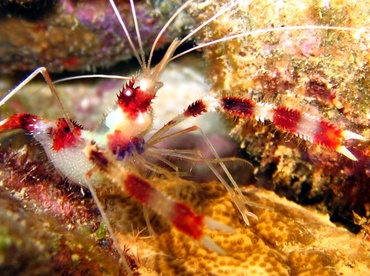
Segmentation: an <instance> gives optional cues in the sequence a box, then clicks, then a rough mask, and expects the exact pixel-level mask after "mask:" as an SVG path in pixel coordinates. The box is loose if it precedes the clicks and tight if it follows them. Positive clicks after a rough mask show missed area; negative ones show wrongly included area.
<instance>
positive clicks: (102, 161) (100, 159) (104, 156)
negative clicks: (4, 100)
mask: <svg viewBox="0 0 370 276" xmlns="http://www.w3.org/2000/svg"><path fill="white" fill-rule="evenodd" d="M173 45H176V43H175V44H173ZM173 47H174V48H176V46H173ZM129 87H130V85H129ZM210 99H211V98H206V99H202V100H200V101H198V102H196V103H194V105H191V107H189V108H188V109H187V111H185V114H187V115H190V116H194V115H196V114H198V112H199V113H200V112H203V111H206V110H203V109H204V108H205V107H203V105H205V104H206V103H212V102H213V99H211V100H210ZM221 101H223V103H224V105H225V106H226V105H227V106H228V108H230V109H231V113H233V112H232V111H233V108H235V107H238V108H237V110H234V111H235V113H237V115H243V112H244V113H247V112H246V111H245V109H243V108H248V106H250V107H252V106H253V105H256V106H258V108H260V109H263V110H264V112H266V113H268V110H269V108H271V109H270V112H273V113H275V114H279V112H281V113H285V115H282V117H288V115H287V114H289V115H290V114H294V113H296V111H295V112H293V111H294V110H289V109H287V108H285V109H284V108H281V110H280V109H275V110H273V109H272V107H271V106H269V105H263V104H261V105H258V103H255V102H253V101H249V100H242V99H241V98H237V97H234V98H228V97H224V98H221ZM227 103H230V105H228V104H227ZM214 104H216V105H218V103H214ZM225 106H224V108H225ZM197 107H201V108H200V109H199V108H197ZM239 108H241V109H239ZM194 110H195V111H194ZM251 112H252V111H251ZM254 112H257V113H254ZM290 112H292V113H290ZM299 114H300V115H302V113H299ZM252 115H254V116H255V115H257V116H258V117H260V118H261V119H263V118H264V115H261V114H259V113H258V111H253V114H252ZM248 116H249V115H248ZM305 116H306V115H305V113H303V118H304V120H307V121H311V123H312V121H313V122H316V121H319V122H326V121H325V120H321V119H317V118H315V117H310V116H308V115H307V116H306V117H305ZM267 119H270V118H267ZM274 123H275V124H276V125H278V126H279V123H278V122H276V121H274ZM3 124H6V122H5V123H3ZM324 125H326V126H327V127H328V128H330V127H331V125H329V124H326V123H324ZM280 126H282V127H281V128H284V123H281V125H280ZM75 127H76V129H77V131H78V126H75ZM70 128H71V127H70ZM72 128H73V127H72ZM292 132H293V133H297V130H296V129H295V130H294V131H292ZM298 133H300V132H299V131H298ZM160 134H161V133H160V132H159V134H157V135H160ZM300 134H301V135H303V136H304V138H307V137H311V138H312V136H315V135H312V133H309V134H305V133H300ZM341 134H343V137H344V138H351V137H352V138H360V139H361V137H360V136H356V135H355V134H353V133H351V132H343V133H341ZM314 138H315V137H314ZM314 138H312V139H314ZM315 139H318V141H319V143H320V139H322V138H315ZM92 147H93V145H92ZM337 147H338V148H337ZM333 148H334V149H336V150H337V151H339V152H341V153H343V154H345V155H346V156H348V157H350V158H352V159H354V157H353V156H352V155H351V154H350V153H349V152H348V151H346V148H345V147H344V146H343V145H342V144H340V145H335V146H333ZM90 151H91V152H92V153H93V154H92V155H93V156H95V155H96V156H95V157H94V158H95V159H94V160H95V161H93V162H96V165H97V166H98V167H100V169H102V170H103V171H104V170H107V172H108V174H109V175H115V173H114V172H121V167H119V166H118V167H117V166H116V162H115V161H113V160H114V158H112V157H111V156H109V153H107V152H105V151H104V150H103V149H99V148H98V149H97V150H90ZM121 158H123V156H121ZM218 161H219V160H218ZM107 163H109V164H111V165H110V166H107V167H106V168H105V166H106V164H107ZM111 169H112V170H114V171H110V170H111ZM125 174H126V175H127V173H123V174H122V175H125ZM117 175H121V173H119V174H117ZM138 182H141V181H138Z"/></svg>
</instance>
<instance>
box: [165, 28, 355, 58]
mask: <svg viewBox="0 0 370 276" xmlns="http://www.w3.org/2000/svg"><path fill="white" fill-rule="evenodd" d="M289 30H293V31H294V30H336V31H352V32H353V31H358V28H351V27H335V26H319V25H307V26H287V27H278V28H267V29H260V30H255V31H249V32H245V33H240V34H235V35H230V36H226V37H222V38H219V39H215V40H213V41H210V42H207V43H204V44H201V45H197V46H195V47H193V48H191V49H189V50H186V51H183V52H181V53H179V54H177V55H175V56H173V57H172V58H171V59H170V61H173V60H175V59H177V58H179V57H181V56H183V55H186V54H188V53H190V52H193V51H195V50H199V49H202V48H205V47H208V46H210V45H213V44H217V43H221V42H226V41H229V40H232V39H236V38H240V37H246V36H252V35H260V34H264V33H270V32H279V31H280V32H281V31H289Z"/></svg>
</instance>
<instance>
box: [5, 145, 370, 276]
mask: <svg viewBox="0 0 370 276" xmlns="http://www.w3.org/2000/svg"><path fill="white" fill-rule="evenodd" d="M33 158H34V157H32V154H30V153H27V151H26V150H25V149H23V150H20V151H18V153H16V154H15V153H14V152H13V153H7V152H6V151H2V162H1V164H2V166H1V170H2V186H3V188H2V190H1V194H2V196H1V200H2V202H3V203H4V202H5V203H6V204H5V203H4V204H3V205H2V206H4V208H5V209H4V210H3V212H2V218H3V219H2V226H1V229H2V230H1V233H2V234H1V244H2V247H1V252H0V255H1V258H0V259H1V260H2V261H1V262H0V267H1V269H2V271H3V272H6V273H9V274H10V273H19V274H23V275H25V274H34V273H37V272H42V273H44V272H47V273H61V274H62V273H72V274H76V273H89V274H90V275H102V274H103V275H118V274H119V272H120V271H121V272H122V271H123V270H122V268H120V267H119V262H118V260H117V259H116V258H117V257H114V256H115V255H114V249H113V248H112V246H111V245H110V244H109V243H107V241H109V240H106V234H105V232H102V233H100V234H99V232H100V231H101V230H99V229H101V226H100V227H99V223H100V217H99V215H98V214H97V212H96V211H97V210H96V207H95V206H94V204H93V203H92V202H91V200H92V199H91V198H90V196H89V195H88V194H87V195H85V196H83V195H81V194H79V193H78V192H76V189H70V190H69V191H68V189H66V187H68V186H66V185H68V184H67V183H64V186H61V184H60V183H59V184H58V182H60V181H61V180H60V178H59V180H58V176H57V175H56V176H53V175H50V176H49V177H45V175H44V174H43V173H42V170H45V169H46V168H45V164H44V163H43V162H40V161H39V160H33ZM17 160H22V163H23V164H27V165H26V166H24V167H17V162H18V161H17ZM26 170H27V172H26ZM9 175H11V177H9ZM25 175H26V176H27V177H25ZM150 180H151V182H152V183H154V184H155V185H156V187H157V188H160V189H161V190H163V191H165V192H166V193H168V194H169V195H171V196H173V197H176V198H180V199H181V200H183V201H184V202H186V203H188V204H189V205H191V206H192V207H193V208H194V209H195V210H196V212H198V213H202V214H205V215H207V216H210V217H212V218H213V219H217V220H219V221H221V222H223V223H225V224H227V225H229V226H232V227H233V228H234V229H235V230H236V233H235V234H234V233H225V232H221V231H207V232H206V234H207V235H209V236H210V237H211V238H212V239H213V240H214V241H215V242H216V243H217V244H218V245H220V246H221V247H222V248H223V249H224V250H225V251H226V252H227V254H226V255H224V256H222V255H219V254H218V253H216V252H211V251H208V250H207V249H205V248H203V247H202V246H200V245H197V244H196V243H195V242H194V241H193V240H191V239H190V238H188V237H185V236H184V235H183V234H181V233H179V232H177V231H176V230H174V229H172V228H171V227H169V226H168V223H167V222H166V221H162V220H161V219H160V218H159V217H158V216H156V215H154V214H152V213H151V212H149V218H150V221H151V223H150V225H151V227H152V228H153V230H154V233H151V234H149V233H148V232H147V225H146V222H145V219H144V212H143V209H142V207H141V206H140V204H138V203H136V202H135V201H134V200H133V199H131V198H129V197H125V196H122V194H114V192H112V190H111V187H110V186H109V185H108V184H109V183H105V184H106V185H107V187H108V188H107V189H109V191H105V194H104V199H103V201H104V202H105V204H107V206H109V211H108V214H109V217H110V218H111V219H112V222H113V223H114V225H115V228H116V229H119V232H118V233H117V235H118V238H119V240H120V243H121V244H122V248H123V249H125V250H127V251H126V252H127V254H128V260H130V264H131V266H132V268H134V271H135V273H137V275H155V272H158V273H161V274H166V275H195V274H197V275H306V274H307V275H308V274H309V275H340V274H343V275H365V274H366V273H367V271H368V270H369V269H370V262H369V260H368V255H369V254H370V245H369V243H368V242H367V241H365V240H363V239H361V238H358V237H356V236H355V235H354V234H352V233H350V232H348V231H347V230H345V229H342V228H340V227H337V226H336V225H334V224H332V223H331V222H329V217H328V216H327V215H320V214H317V213H316V212H314V211H309V210H307V209H305V208H303V207H300V206H298V205H297V204H295V203H292V202H290V201H288V200H286V199H283V198H280V197H278V196H277V195H275V194H274V193H273V192H268V191H265V190H263V189H259V188H254V187H247V188H244V189H243V191H244V193H245V195H246V198H247V200H248V201H250V202H251V203H252V207H250V209H251V210H253V212H254V213H255V214H256V215H257V216H258V217H259V219H258V220H255V219H253V218H252V219H251V220H250V222H251V225H250V226H246V225H245V224H244V222H243V221H242V219H241V216H240V214H239V212H238V211H237V210H236V209H235V208H234V206H233V203H232V199H231V197H230V195H229V194H228V193H227V191H226V190H225V189H224V188H223V187H222V185H221V184H220V183H217V182H210V183H204V184H199V183H194V182H189V181H185V180H181V179H178V178H174V179H171V178H170V179H164V178H150ZM71 187H73V186H71ZM109 187H110V188H109ZM4 188H5V189H7V190H10V191H11V194H12V196H11V195H10V194H9V192H7V191H5V190H4ZM40 198H43V200H40ZM89 202H90V203H89ZM6 206H8V207H6ZM23 206H26V207H23ZM95 223H96V225H95V227H92V225H91V224H95ZM88 225H90V226H88ZM132 227H133V228H132ZM15 229H16V230H15ZM82 230H83V231H82ZM89 233H90V235H89ZM90 237H92V238H90ZM10 252H12V258H11V259H9V256H10V255H9V253H10ZM35 252H37V256H38V257H37V258H33V257H32V256H34V253H35ZM112 254H113V256H112ZM108 259H111V261H107V260H108ZM25 260H28V261H27V266H24V265H23V262H25ZM120 269H121V270H120Z"/></svg>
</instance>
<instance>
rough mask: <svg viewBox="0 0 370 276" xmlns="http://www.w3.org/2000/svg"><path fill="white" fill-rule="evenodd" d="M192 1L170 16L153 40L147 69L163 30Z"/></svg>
mask: <svg viewBox="0 0 370 276" xmlns="http://www.w3.org/2000/svg"><path fill="white" fill-rule="evenodd" d="M193 1H194V0H188V1H186V2H185V3H184V4H183V5H182V6H181V7H180V8H178V9H177V11H176V12H175V13H174V14H173V15H172V16H171V18H170V19H169V20H168V21H167V23H166V24H165V25H164V26H163V27H162V29H161V30H160V32H159V33H158V35H157V37H156V38H155V40H154V43H153V45H152V48H151V49H150V54H149V59H148V68H150V64H151V63H152V58H153V54H154V49H155V47H156V46H157V44H158V41H159V39H160V38H161V37H162V34H163V33H164V31H165V30H167V28H168V26H169V25H170V24H171V23H172V22H173V21H174V20H175V18H176V17H177V16H178V15H179V14H180V13H181V12H182V11H183V10H184V9H186V8H187V6H189V4H190V3H191V2H193Z"/></svg>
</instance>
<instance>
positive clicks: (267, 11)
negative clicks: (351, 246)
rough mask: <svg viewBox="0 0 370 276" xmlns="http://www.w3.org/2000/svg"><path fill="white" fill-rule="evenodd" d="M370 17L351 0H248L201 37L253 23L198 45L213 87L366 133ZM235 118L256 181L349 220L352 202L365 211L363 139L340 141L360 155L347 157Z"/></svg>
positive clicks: (208, 11) (211, 5) (217, 5)
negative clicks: (221, 40)
mask: <svg viewBox="0 0 370 276" xmlns="http://www.w3.org/2000/svg"><path fill="white" fill-rule="evenodd" d="M363 4H364V5H369V3H367V2H366V3H363ZM225 5H227V3H225V2H224V1H212V2H211V1H209V2H204V3H203V4H194V7H193V8H194V13H193V17H194V18H197V19H198V23H200V22H203V21H204V20H206V19H207V18H209V17H210V16H211V15H213V14H214V13H215V12H216V11H218V10H220V9H221V8H222V7H224V6H225ZM199 9H201V11H202V12H199ZM296 26H305V27H304V28H299V27H296ZM320 26H330V27H336V28H333V29H327V28H325V27H323V28H320ZM369 26H370V21H369V14H368V13H367V12H366V11H365V10H364V9H363V8H362V6H361V5H358V4H356V3H355V2H352V1H339V2H338V1H327V2H317V1H286V2H284V4H283V5H280V4H279V3H274V2H271V1H267V2H266V1H245V2H242V3H241V4H239V6H238V8H237V9H235V11H234V13H233V14H231V15H230V14H227V15H225V16H221V17H220V18H218V19H217V20H215V21H213V22H212V24H211V25H210V26H209V27H208V28H205V30H204V31H203V32H201V34H199V38H198V41H199V43H200V44H202V43H204V42H207V41H213V40H215V39H219V38H223V37H226V36H230V35H234V34H240V33H246V32H252V34H251V35H244V36H241V37H239V38H237V39H232V40H229V41H227V42H222V43H218V44H214V45H212V46H209V47H205V48H203V55H204V59H205V60H206V62H207V64H208V68H209V79H210V82H211V84H212V91H213V92H214V93H215V94H217V95H234V96H235V95H236V96H243V97H248V98H252V99H254V100H256V101H263V102H267V103H270V104H273V105H276V106H277V105H283V106H286V107H287V108H295V109H299V110H301V111H302V112H306V113H308V114H310V115H312V116H318V117H322V118H325V119H327V120H330V121H331V122H333V123H334V124H336V125H338V126H340V127H342V128H344V129H350V130H352V131H354V132H357V133H360V134H362V135H363V136H364V137H365V138H366V139H367V140H369V138H370V136H369V135H370V132H369V114H370V109H369V106H370V97H369V93H368V90H369V88H370V87H369V86H370V83H369V82H368V80H367V79H368V78H367V75H368V74H369V66H368V64H369V61H368V53H369V47H368V45H369V43H370V40H369V37H370V36H369V29H368V27H369ZM280 27H282V28H280ZM274 28H277V29H274ZM350 28H352V29H350ZM269 29H270V31H269ZM231 119H234V118H231ZM234 122H235V128H234V130H233V133H234V135H235V137H237V138H238V139H239V140H240V141H241V142H242V145H243V146H244V147H245V148H246V152H247V154H248V155H249V158H250V160H252V162H253V164H254V165H255V167H256V170H255V175H256V178H257V179H258V185H260V186H263V187H266V188H268V189H274V190H275V191H277V192H278V193H279V194H280V195H284V196H287V197H288V198H290V199H293V200H296V201H297V202H301V203H304V204H319V203H324V205H325V206H326V208H327V209H328V210H329V213H331V214H333V219H340V220H342V221H351V220H352V210H355V211H356V212H358V213H360V214H361V215H362V216H368V214H369V213H368V204H369V202H370V196H369V195H370V193H369V192H368V188H367V182H368V178H369V168H370V167H369V166H370V161H369V151H368V147H369V142H364V143H359V142H354V141H348V142H347V147H349V148H350V150H351V151H353V152H354V153H355V155H357V157H358V159H359V161H357V162H353V161H350V160H347V159H346V158H344V157H343V156H339V155H338V154H337V153H335V152H332V151H330V150H325V149H323V148H322V147H320V146H316V145H313V144H311V143H310V142H306V141H303V140H302V139H300V138H294V137H289V135H287V134H285V133H281V132H280V131H277V130H276V128H275V127H274V126H273V125H271V124H268V123H267V124H263V123H257V122H256V121H252V122H251V121H244V120H236V121H235V120H234ZM320 208H322V206H321V207H320ZM334 217H336V218H334ZM352 226H353V225H352ZM352 226H351V227H352Z"/></svg>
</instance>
